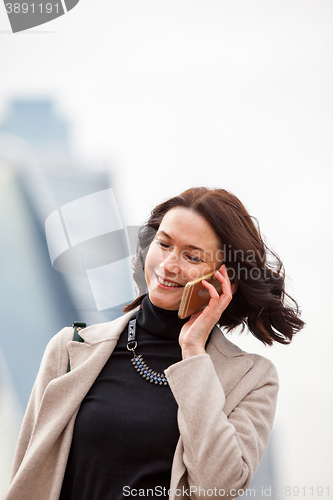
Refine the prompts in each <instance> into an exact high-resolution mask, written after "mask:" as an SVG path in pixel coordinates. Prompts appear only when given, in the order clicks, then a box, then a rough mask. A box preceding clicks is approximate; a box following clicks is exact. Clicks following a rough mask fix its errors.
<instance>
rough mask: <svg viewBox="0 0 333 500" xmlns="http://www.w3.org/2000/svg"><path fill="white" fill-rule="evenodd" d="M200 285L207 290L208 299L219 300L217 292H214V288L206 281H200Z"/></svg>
mask: <svg viewBox="0 0 333 500" xmlns="http://www.w3.org/2000/svg"><path fill="white" fill-rule="evenodd" d="M202 284H203V286H204V287H205V288H207V290H208V291H209V295H210V297H211V298H212V299H213V298H219V294H218V291H217V290H216V288H215V286H214V285H212V284H211V283H208V281H206V280H202Z"/></svg>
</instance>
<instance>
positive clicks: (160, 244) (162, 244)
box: [156, 240, 169, 248]
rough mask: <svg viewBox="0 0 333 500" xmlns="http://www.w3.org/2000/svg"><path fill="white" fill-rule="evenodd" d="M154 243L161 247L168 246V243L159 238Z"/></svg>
mask: <svg viewBox="0 0 333 500" xmlns="http://www.w3.org/2000/svg"><path fill="white" fill-rule="evenodd" d="M156 243H157V244H158V245H159V246H160V247H162V248H169V245H168V244H167V243H164V242H163V241H161V240H156Z"/></svg>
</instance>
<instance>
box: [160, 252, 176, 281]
mask: <svg viewBox="0 0 333 500" xmlns="http://www.w3.org/2000/svg"><path fill="white" fill-rule="evenodd" d="M161 268H162V269H163V270H164V272H165V273H166V274H167V273H172V274H176V275H177V274H179V273H180V271H181V258H180V256H179V255H178V254H177V252H176V251H175V250H173V251H171V252H169V253H168V254H167V255H166V256H165V258H164V259H163V260H162V262H161Z"/></svg>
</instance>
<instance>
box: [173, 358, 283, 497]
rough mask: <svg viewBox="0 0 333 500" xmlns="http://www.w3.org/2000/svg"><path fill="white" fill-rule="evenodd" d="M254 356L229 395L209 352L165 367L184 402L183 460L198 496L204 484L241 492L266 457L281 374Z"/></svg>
mask: <svg viewBox="0 0 333 500" xmlns="http://www.w3.org/2000/svg"><path fill="white" fill-rule="evenodd" d="M251 357H252V356H251ZM227 360H228V358H226V361H227ZM253 360H254V364H253V367H252V368H251V369H250V370H249V371H248V373H247V374H246V375H245V376H244V377H242V378H241V379H240V381H239V383H238V384H237V385H236V387H235V388H234V389H233V390H232V391H231V393H230V394H229V395H228V397H227V399H226V398H225V393H224V390H223V387H222V384H221V381H220V380H219V378H218V377H217V374H216V372H215V368H214V365H213V363H212V360H211V358H210V356H209V355H208V354H201V355H197V356H193V357H190V358H189V359H186V360H183V361H180V362H179V363H176V364H174V365H171V366H170V367H169V368H168V369H167V370H166V374H167V377H168V382H169V384H170V387H171V390H172V392H173V394H174V396H175V399H176V401H177V403H178V406H179V411H178V425H179V430H180V435H181V439H182V441H183V448H184V451H183V461H184V464H185V466H186V469H187V483H188V485H189V487H192V490H191V492H190V496H191V498H193V499H196V498H198V500H199V498H203V497H204V495H203V493H201V495H200V496H199V487H200V488H202V489H205V490H206V491H207V490H208V489H213V490H214V488H217V492H218V490H219V489H223V490H224V491H225V494H224V495H223V496H224V497H225V498H228V495H230V496H231V497H235V496H238V495H237V494H236V492H237V491H239V490H241V489H243V490H245V489H246V488H248V486H249V485H250V482H251V480H252V478H253V475H254V473H255V471H256V469H257V467H258V465H259V463H260V460H261V459H262V457H263V454H264V452H265V450H266V447H267V444H268V441H269V436H270V433H271V428H272V425H273V419H274V413H275V406H276V396H277V390H278V379H277V374H276V370H275V367H274V365H273V364H272V363H271V362H270V361H268V360H267V359H265V358H262V357H260V356H254V357H253ZM225 411H226V412H227V414H228V415H226V414H225ZM217 496H218V494H217Z"/></svg>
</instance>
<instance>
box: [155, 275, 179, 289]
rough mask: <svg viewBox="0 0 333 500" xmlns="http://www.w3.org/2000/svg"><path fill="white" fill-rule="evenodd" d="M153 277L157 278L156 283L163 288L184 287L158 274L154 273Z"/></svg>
mask: <svg viewBox="0 0 333 500" xmlns="http://www.w3.org/2000/svg"><path fill="white" fill-rule="evenodd" d="M155 277H156V280H157V283H158V284H159V285H160V286H162V287H163V288H184V287H183V285H180V284H179V283H175V282H174V281H169V280H166V279H163V278H161V276H158V274H156V273H155Z"/></svg>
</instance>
